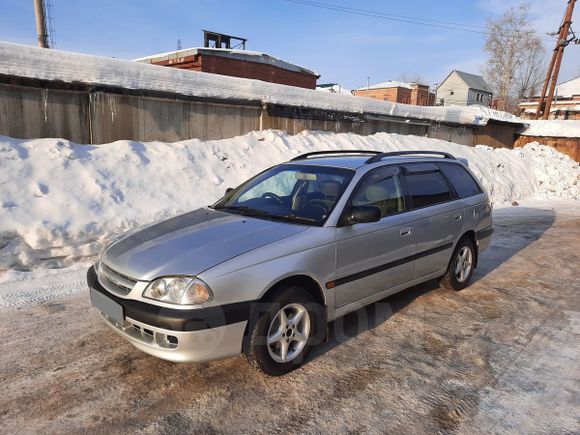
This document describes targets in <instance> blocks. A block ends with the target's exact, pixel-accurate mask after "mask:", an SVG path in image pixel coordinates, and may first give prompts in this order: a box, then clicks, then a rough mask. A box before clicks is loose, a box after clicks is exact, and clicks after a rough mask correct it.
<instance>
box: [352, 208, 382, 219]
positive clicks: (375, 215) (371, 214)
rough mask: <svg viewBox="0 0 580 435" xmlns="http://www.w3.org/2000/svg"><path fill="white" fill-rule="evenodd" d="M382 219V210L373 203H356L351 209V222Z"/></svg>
mask: <svg viewBox="0 0 580 435" xmlns="http://www.w3.org/2000/svg"><path fill="white" fill-rule="evenodd" d="M380 219H381V210H380V209H379V208H378V207H374V206H372V205H355V206H353V207H352V208H351V209H350V215H349V217H348V221H349V222H350V223H351V224H364V223H369V222H377V221H379V220H380Z"/></svg>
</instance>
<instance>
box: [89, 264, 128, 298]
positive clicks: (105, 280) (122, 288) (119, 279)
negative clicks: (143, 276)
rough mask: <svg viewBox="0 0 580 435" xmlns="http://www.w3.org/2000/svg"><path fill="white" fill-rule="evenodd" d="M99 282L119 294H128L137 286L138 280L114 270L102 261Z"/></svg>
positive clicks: (99, 269) (99, 268)
mask: <svg viewBox="0 0 580 435" xmlns="http://www.w3.org/2000/svg"><path fill="white" fill-rule="evenodd" d="M97 272H98V274H97V275H98V277H99V282H100V283H101V285H102V286H103V287H105V289H107V290H108V291H110V292H111V293H114V294H117V295H119V296H126V295H128V294H129V292H130V291H131V290H133V287H134V286H135V283H136V282H137V281H136V280H134V279H132V278H129V277H128V276H126V275H123V274H121V273H119V272H116V271H114V270H113V269H111V268H110V267H109V266H107V265H106V264H105V263H103V262H102V261H101V262H99V267H98V270H97Z"/></svg>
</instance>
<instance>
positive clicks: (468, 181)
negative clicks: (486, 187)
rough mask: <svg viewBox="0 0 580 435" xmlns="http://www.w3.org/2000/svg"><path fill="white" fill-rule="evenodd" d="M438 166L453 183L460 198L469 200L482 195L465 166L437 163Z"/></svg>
mask: <svg viewBox="0 0 580 435" xmlns="http://www.w3.org/2000/svg"><path fill="white" fill-rule="evenodd" d="M437 166H439V169H441V170H442V171H443V173H444V174H445V176H446V177H447V179H448V180H449V181H450V182H451V184H452V185H453V188H454V189H455V192H457V195H458V196H459V197H460V198H468V197H470V196H474V195H479V194H480V193H482V192H481V189H480V188H479V186H478V185H477V183H476V182H475V180H474V179H473V177H472V176H471V175H470V174H469V172H467V170H466V169H465V168H464V167H463V166H461V165H457V164H453V163H437Z"/></svg>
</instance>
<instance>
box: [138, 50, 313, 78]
mask: <svg viewBox="0 0 580 435" xmlns="http://www.w3.org/2000/svg"><path fill="white" fill-rule="evenodd" d="M198 54H202V55H203V54H208V55H212V56H221V57H227V58H230V59H238V60H245V61H248V62H256V63H263V64H266V65H273V66H275V67H278V68H282V69H285V70H288V71H295V72H303V73H306V74H310V75H313V76H316V77H320V74H318V73H317V72H316V71H312V70H310V69H308V68H304V67H302V66H300V65H296V64H293V63H290V62H286V61H284V60H282V59H278V58H277V57H274V56H270V55H269V54H266V53H262V52H259V51H250V50H233V49H229V48H206V47H192V48H185V49H183V50H176V51H168V52H165V53H158V54H152V55H150V56H145V57H140V58H138V59H134V61H135V62H143V63H155V62H162V61H168V60H175V59H181V58H184V57H189V56H195V55H198Z"/></svg>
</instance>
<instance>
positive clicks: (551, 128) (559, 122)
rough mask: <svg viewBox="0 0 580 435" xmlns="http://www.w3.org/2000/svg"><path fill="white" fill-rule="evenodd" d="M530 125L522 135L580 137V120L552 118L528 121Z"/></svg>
mask: <svg viewBox="0 0 580 435" xmlns="http://www.w3.org/2000/svg"><path fill="white" fill-rule="evenodd" d="M526 122H529V123H530V125H529V127H528V128H526V129H525V130H524V132H523V133H521V134H522V136H542V137H544V136H546V137H580V120H570V119H566V120H564V119H550V120H538V121H534V120H533V121H526Z"/></svg>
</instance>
